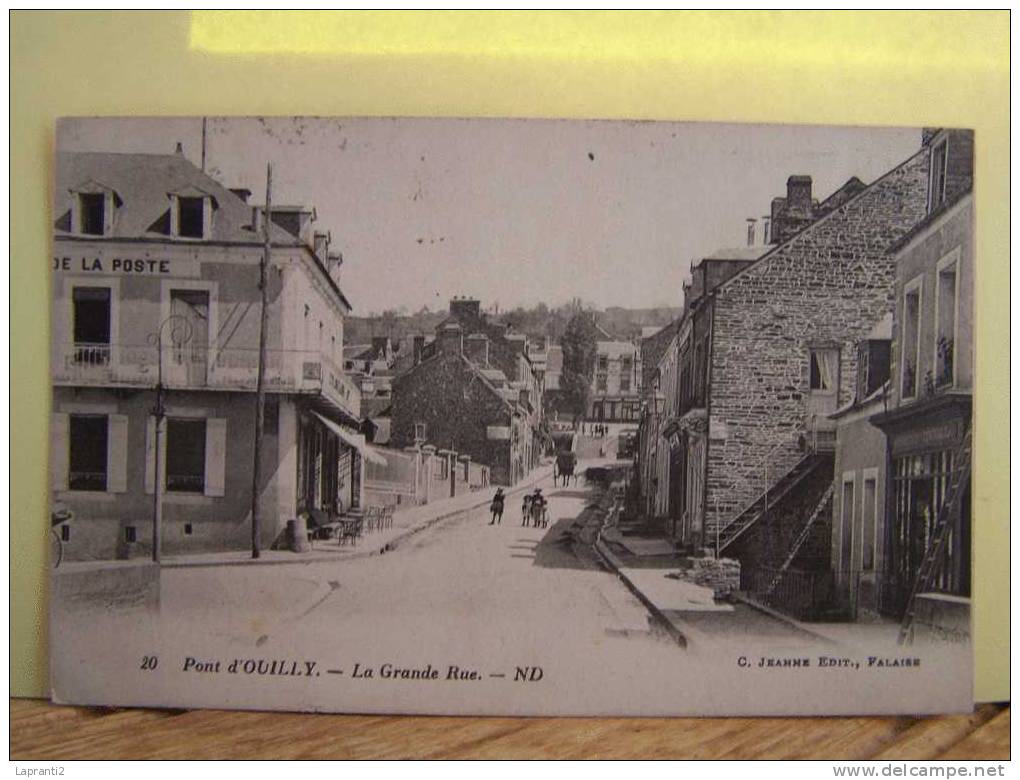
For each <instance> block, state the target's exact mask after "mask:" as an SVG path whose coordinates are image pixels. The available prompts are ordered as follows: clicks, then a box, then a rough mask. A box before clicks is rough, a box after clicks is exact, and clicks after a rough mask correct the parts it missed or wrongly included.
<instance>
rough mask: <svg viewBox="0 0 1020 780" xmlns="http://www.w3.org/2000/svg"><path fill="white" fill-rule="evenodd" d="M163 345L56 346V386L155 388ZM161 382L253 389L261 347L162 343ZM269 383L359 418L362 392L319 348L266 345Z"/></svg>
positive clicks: (269, 388) (189, 386) (274, 389)
mask: <svg viewBox="0 0 1020 780" xmlns="http://www.w3.org/2000/svg"><path fill="white" fill-rule="evenodd" d="M159 354H160V353H159V348H158V347H156V346H151V345H134V344H86V343H81V342H78V343H70V344H64V345H61V346H60V347H58V348H57V350H56V355H55V357H54V360H53V381H54V382H55V383H56V384H73V385H97V386H104V387H109V386H113V387H154V386H155V384H156V381H157V377H158V375H159V370H158V369H159ZM162 360H163V385H164V386H165V387H167V388H171V389H173V388H184V389H209V390H248V391H254V390H255V382H256V375H257V373H258V363H259V351H258V349H257V348H248V347H225V348H210V347H208V346H205V345H199V344H183V345H179V346H178V345H170V344H166V345H164V346H163V351H162ZM265 370H266V373H265V387H266V389H267V391H269V392H308V391H318V392H321V393H322V394H323V395H325V396H327V397H328V398H329V399H330V400H332V401H333V402H334V403H336V404H337V405H338V406H340V407H341V408H343V409H345V410H347V411H348V412H349V413H350V414H352V415H353V416H355V417H358V416H360V412H361V391H360V390H359V389H358V387H357V385H356V384H355V383H354V382H353V381H352V380H351V379H350V377H348V376H347V374H346V373H344V372H343V371H341V370H340V369H339V368H338V367H337V365H336V363H334V362H333V360H332V358H330V357H329V356H328V355H326V354H323V353H322V352H319V351H318V350H291V349H267V350H266V359H265Z"/></svg>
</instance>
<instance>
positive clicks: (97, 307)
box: [71, 287, 111, 365]
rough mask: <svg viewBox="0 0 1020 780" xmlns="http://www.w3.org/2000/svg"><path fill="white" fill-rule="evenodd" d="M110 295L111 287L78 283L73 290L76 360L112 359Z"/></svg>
mask: <svg viewBox="0 0 1020 780" xmlns="http://www.w3.org/2000/svg"><path fill="white" fill-rule="evenodd" d="M110 299H111V296H110V288H109V287H75V288H74V290H72V292H71V304H72V306H73V312H72V317H73V319H74V326H73V327H74V344H75V351H74V355H75V362H76V363H86V364H89V365H106V364H107V363H109V361H110Z"/></svg>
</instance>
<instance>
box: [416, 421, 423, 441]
mask: <svg viewBox="0 0 1020 780" xmlns="http://www.w3.org/2000/svg"><path fill="white" fill-rule="evenodd" d="M414 440H415V441H416V442H423V441H425V423H415V424H414Z"/></svg>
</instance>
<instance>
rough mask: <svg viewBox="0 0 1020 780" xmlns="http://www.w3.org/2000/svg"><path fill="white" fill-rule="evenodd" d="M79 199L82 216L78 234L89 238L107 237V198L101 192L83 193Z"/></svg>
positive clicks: (79, 211)
mask: <svg viewBox="0 0 1020 780" xmlns="http://www.w3.org/2000/svg"><path fill="white" fill-rule="evenodd" d="M78 198H79V206H78V213H79V214H80V215H81V224H80V225H79V230H78V232H79V233H84V234H85V235H87V236H103V235H106V196H105V195H104V194H103V193H101V192H83V193H82V194H81V195H79V196H78Z"/></svg>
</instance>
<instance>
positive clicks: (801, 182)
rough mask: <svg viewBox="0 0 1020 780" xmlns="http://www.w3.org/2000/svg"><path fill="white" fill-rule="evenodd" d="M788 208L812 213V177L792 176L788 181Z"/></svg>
mask: <svg viewBox="0 0 1020 780" xmlns="http://www.w3.org/2000/svg"><path fill="white" fill-rule="evenodd" d="M786 207H787V208H788V209H797V210H801V211H805V212H810V211H811V177H810V176H791V177H790V178H789V179H787V180H786Z"/></svg>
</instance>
